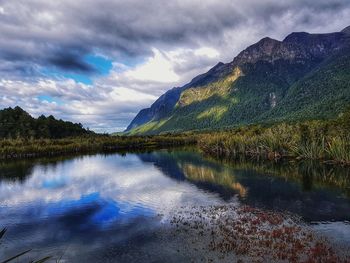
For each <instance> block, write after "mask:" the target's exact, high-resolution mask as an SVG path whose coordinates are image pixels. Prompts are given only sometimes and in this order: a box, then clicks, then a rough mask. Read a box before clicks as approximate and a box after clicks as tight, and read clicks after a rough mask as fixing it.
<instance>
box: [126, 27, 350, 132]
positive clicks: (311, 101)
mask: <svg viewBox="0 0 350 263" xmlns="http://www.w3.org/2000/svg"><path fill="white" fill-rule="evenodd" d="M349 105H350V35H349V34H348V33H347V32H345V31H344V32H337V33H330V34H308V33H304V32H301V33H292V34H290V35H289V36H287V37H286V38H285V39H284V40H283V41H277V40H273V39H270V38H264V39H262V40H261V41H259V42H258V43H256V44H254V45H252V46H250V47H248V48H247V49H246V50H244V51H242V52H241V53H240V54H239V55H238V56H237V57H236V58H235V59H234V60H233V61H232V62H230V63H227V64H223V63H219V64H218V65H216V66H215V67H214V68H212V69H211V70H210V71H208V72H207V73H205V74H203V75H200V76H198V77H196V78H194V79H193V80H192V81H191V82H190V83H189V84H187V85H185V86H183V87H181V88H174V89H172V90H170V91H168V92H167V93H166V94H165V95H164V96H162V97H161V98H160V99H159V100H157V101H156V102H155V103H154V104H153V105H152V106H151V107H150V108H148V109H144V110H142V111H141V112H140V113H139V114H138V115H137V116H136V118H135V120H134V121H133V122H132V124H131V125H129V127H128V129H127V131H126V134H129V135H135V134H161V133H168V132H170V133H178V132H183V131H190V130H192V131H194V130H197V131H198V130H202V131H203V130H207V131H208V130H218V129H222V128H234V127H241V126H244V125H251V124H262V123H276V122H281V121H287V122H295V121H304V120H322V119H331V118H336V117H337V116H339V115H341V114H342V113H343V112H344V110H345V109H346V108H347V107H348V106H349ZM165 109H166V110H165Z"/></svg>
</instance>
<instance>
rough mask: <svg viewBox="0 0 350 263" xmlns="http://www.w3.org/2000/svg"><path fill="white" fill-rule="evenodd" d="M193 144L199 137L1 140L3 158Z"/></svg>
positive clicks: (98, 137)
mask: <svg viewBox="0 0 350 263" xmlns="http://www.w3.org/2000/svg"><path fill="white" fill-rule="evenodd" d="M193 143H195V138H194V137H192V136H185V135H173V136H170V135H160V136H152V137H149V136H108V135H103V136H102V135H101V136H96V135H93V136H83V137H76V138H65V139H26V138H17V139H0V159H6V158H24V157H35V156H46V155H59V154H65V153H84V152H92V151H106V150H137V149H152V148H157V147H165V146H180V145H188V144H193Z"/></svg>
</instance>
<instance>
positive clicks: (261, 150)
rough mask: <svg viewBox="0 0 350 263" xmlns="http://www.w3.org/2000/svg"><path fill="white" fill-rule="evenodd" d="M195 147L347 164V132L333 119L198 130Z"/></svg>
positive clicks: (349, 142)
mask: <svg viewBox="0 0 350 263" xmlns="http://www.w3.org/2000/svg"><path fill="white" fill-rule="evenodd" d="M198 145H199V148H200V149H201V150H202V151H203V152H205V153H208V154H211V155H213V156H219V157H222V156H225V157H232V156H236V155H246V156H253V157H263V158H267V159H280V158H285V157H286V158H296V159H307V160H320V161H324V162H331V163H339V164H342V165H350V136H349V135H348V132H347V129H346V128H344V126H343V125H341V124H339V123H336V122H326V121H308V122H303V123H295V124H286V123H280V124H275V125H272V126H269V127H264V126H261V125H260V126H259V125H258V126H248V127H244V128H238V129H234V130H229V131H221V132H220V131H219V132H211V133H207V134H202V135H201V136H199V140H198Z"/></svg>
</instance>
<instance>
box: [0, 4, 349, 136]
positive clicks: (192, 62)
mask: <svg viewBox="0 0 350 263" xmlns="http://www.w3.org/2000/svg"><path fill="white" fill-rule="evenodd" d="M348 25H350V1H349V0H317V1H314V0H290V1H288V0H264V1H262V0H220V1H218V0H192V1H191V0H171V1H164V0H147V1H143V0H138V1H136V0H123V1H121V0H57V1H48V0H0V36H1V37H0V76H1V77H0V92H1V93H0V108H1V107H8V106H15V105H21V106H22V107H23V108H25V109H26V110H28V111H29V112H30V113H32V114H34V115H36V116H38V115H40V114H42V113H43V112H45V113H50V114H54V115H55V116H57V117H60V118H64V119H69V120H72V121H78V122H83V123H84V124H85V125H87V126H89V127H94V128H95V129H96V130H101V131H103V130H105V129H106V130H109V131H110V130H111V129H112V128H113V129H115V128H117V127H118V129H119V128H120V127H125V126H127V125H128V123H129V122H130V120H131V119H132V117H133V116H135V114H136V113H137V112H138V111H139V110H140V108H142V107H147V106H149V105H150V104H151V103H152V101H153V100H154V99H155V98H156V97H158V96H159V95H160V94H162V93H163V92H164V91H166V90H168V89H170V88H172V87H173V86H182V85H183V84H185V83H186V82H188V81H189V80H191V79H192V78H193V77H195V76H196V75H197V74H200V73H203V72H205V71H206V70H208V69H209V68H210V67H211V66H214V65H215V64H216V63H217V62H218V61H223V62H229V61H230V60H232V59H233V57H234V56H236V55H237V54H238V52H239V51H241V50H242V49H244V48H246V47H247V46H248V45H251V44H253V43H254V42H256V41H258V40H259V39H260V38H262V37H265V36H270V37H272V38H276V39H283V38H284V37H285V36H286V35H287V34H289V33H291V32H293V31H306V32H319V33H322V32H332V31H340V30H341V29H342V28H345V27H346V26H348ZM200 48H207V49H204V50H205V51H204V55H203V51H202V53H200V54H199V55H198V54H196V52H197V51H198V49H200ZM207 50H214V51H213V52H214V53H212V54H211V55H208V53H206V52H207ZM155 51H156V52H155ZM157 52H158V53H159V54H161V57H159V56H158V57H156V53H157ZM215 52H216V53H218V54H217V55H216V53H215ZM91 54H99V55H103V56H105V57H106V58H107V59H108V60H112V61H113V62H114V65H117V64H118V63H119V64H118V65H119V66H120V67H121V70H120V71H118V70H117V69H116V68H113V69H112V70H111V71H110V72H109V74H108V75H107V76H103V77H102V76H99V78H97V77H96V71H95V68H94V67H95V66H96V65H91V64H89V60H87V59H86V58H87V55H91ZM213 54H214V55H213ZM156 59H158V60H157V61H158V63H159V59H160V60H161V62H162V63H163V64H162V63H160V64H159V68H161V69H164V68H166V70H165V72H166V73H167V72H168V71H170V73H171V74H170V76H173V75H176V76H178V79H176V77H174V78H173V79H172V80H169V81H168V82H164V81H159V79H156V78H155V76H156V77H157V74H158V75H161V74H162V73H159V71H158V68H157V67H154V64H157V63H156V62H157V61H155V60H156ZM164 60H167V61H166V62H164ZM147 62H149V64H151V66H152V67H151V68H152V70H153V73H154V72H155V74H153V75H154V76H153V75H152V72H151V74H149V72H150V70H149V69H147V68H146V73H147V74H141V75H142V76H145V75H146V76H148V75H152V78H153V79H151V80H150V79H149V78H141V79H138V78H137V75H138V76H140V74H139V73H138V72H136V73H135V72H131V74H124V71H125V70H126V71H127V70H131V71H132V70H133V69H135V68H137V67H138V66H139V65H137V66H135V64H137V63H139V64H141V66H142V65H143V63H146V64H147ZM168 62H169V63H168ZM152 63H153V64H152ZM57 69H59V70H58V71H59V72H61V73H62V71H67V72H77V73H83V75H93V76H92V78H93V84H92V85H91V86H89V87H88V86H86V85H83V84H81V83H76V82H74V81H72V80H70V79H66V78H61V76H58V77H57V74H55V70H57ZM147 70H148V71H147ZM152 70H151V71H152ZM43 72H44V73H43ZM47 73H49V74H47ZM51 73H54V74H51ZM129 73H130V72H129ZM168 73H169V72H168ZM45 74H47V75H45ZM135 75H136V77H135ZM89 77H91V76H89ZM45 95H49V96H51V97H53V98H56V99H57V101H58V103H57V104H54V103H48V102H43V101H40V100H39V99H38V97H40V96H41V97H42V96H45ZM60 102H62V103H60Z"/></svg>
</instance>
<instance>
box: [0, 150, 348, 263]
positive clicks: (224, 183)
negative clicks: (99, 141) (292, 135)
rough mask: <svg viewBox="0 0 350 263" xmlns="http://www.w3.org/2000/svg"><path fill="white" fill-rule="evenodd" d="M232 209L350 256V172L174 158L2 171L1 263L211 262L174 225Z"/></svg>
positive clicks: (164, 154) (163, 154)
mask: <svg viewBox="0 0 350 263" xmlns="http://www.w3.org/2000/svg"><path fill="white" fill-rule="evenodd" d="M224 205H230V206H231V205H232V207H240V206H249V207H253V208H257V209H260V210H263V211H265V210H266V211H275V212H277V213H285V214H288V215H291V216H295V217H297V218H299V219H300V222H301V223H300V224H302V225H305V226H306V227H308V228H310V229H312V231H315V233H316V234H317V235H320V236H322V237H326V238H327V242H330V243H331V244H332V245H334V246H335V247H342V248H344V249H347V248H349V247H350V223H349V221H350V171H349V169H348V168H344V167H339V166H331V165H321V164H319V163H306V162H279V163H275V162H271V161H268V162H267V161H258V160H254V161H253V160H232V161H226V162H223V161H221V162H220V161H217V160H214V159H211V158H208V157H204V156H203V155H201V154H200V153H198V152H196V151H195V150H192V149H174V150H157V151H153V152H140V153H108V154H95V155H84V156H70V157H61V158H45V159H36V160H35V159H33V160H18V161H2V162H0V228H4V227H6V228H7V232H6V234H5V236H4V238H3V240H2V241H1V243H0V262H1V261H2V260H4V259H6V258H8V257H10V256H13V255H14V254H16V253H19V252H21V251H24V250H27V249H31V251H30V253H28V254H26V255H24V256H23V258H22V259H21V260H22V261H23V262H28V261H29V260H30V259H39V258H40V257H44V256H52V260H53V262H56V261H55V260H56V259H61V262H86V263H87V262H191V260H195V261H198V262H200V261H201V260H203V261H205V259H206V256H208V255H209V254H210V253H212V252H210V250H209V249H205V248H203V250H202V251H198V248H197V246H196V245H192V244H194V243H195V242H194V241H191V242H192V243H191V242H189V241H188V240H192V239H191V238H193V233H192V234H191V233H190V232H188V234H187V235H188V238H187V236H186V233H187V232H186V231H185V232H184V233H181V235H180V234H179V235H177V234H176V232H173V231H168V227H170V224H169V221H170V220H169V219H170V218H172V216H174V215H176V214H177V213H178V212H179V210H181V209H184V211H188V209H192V208H193V209H194V210H195V209H197V208H198V207H200V208H203V207H204V208H205V207H215V206H224ZM199 214H200V213H199ZM174 233H175V234H174ZM190 235H192V236H190ZM180 236H181V238H180ZM198 240H199V242H201V240H200V237H199V235H198ZM184 248H185V249H184ZM216 256H217V255H216ZM21 260H19V259H18V261H17V262H22V261H21Z"/></svg>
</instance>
